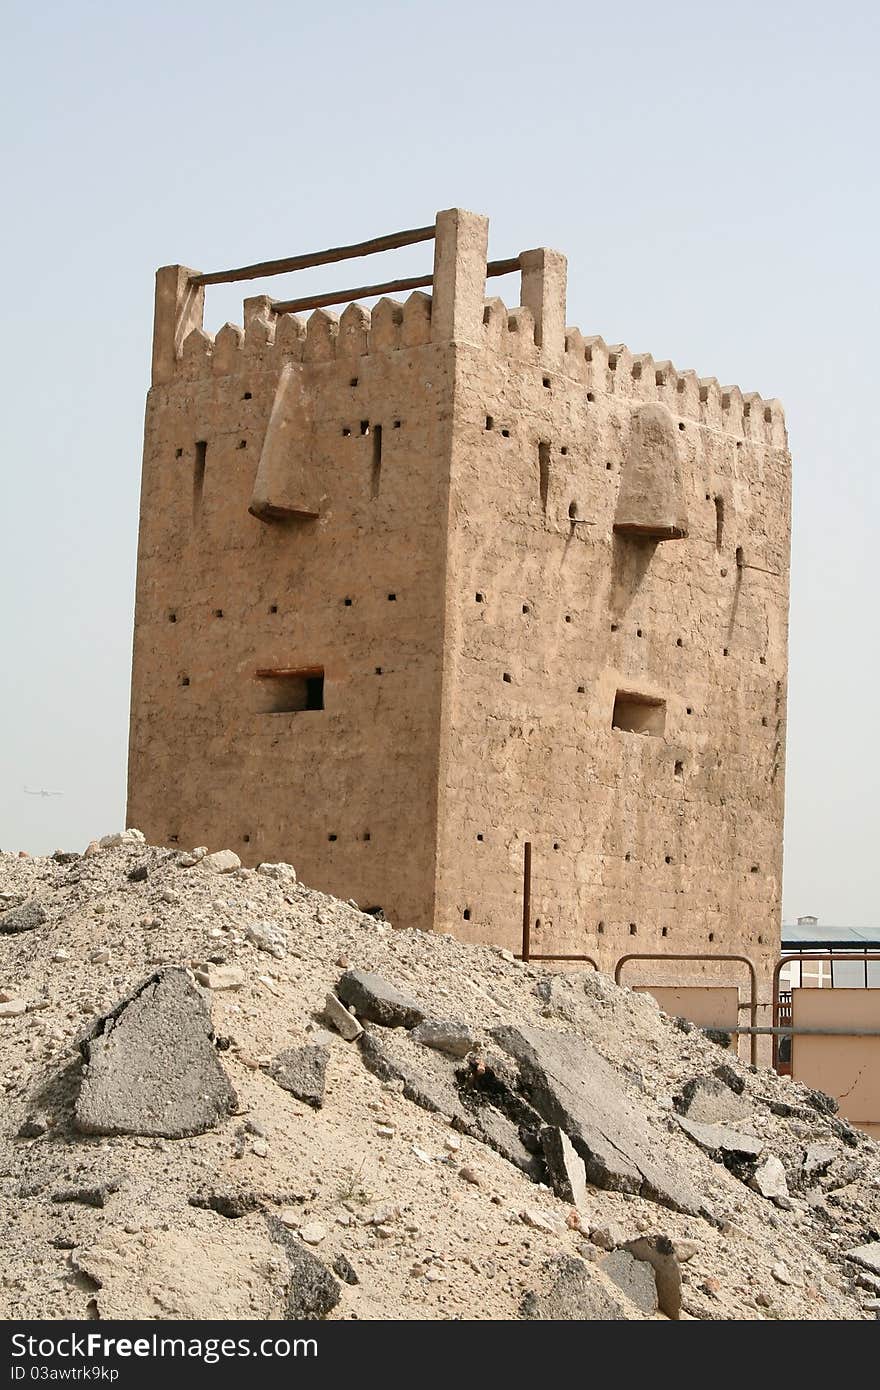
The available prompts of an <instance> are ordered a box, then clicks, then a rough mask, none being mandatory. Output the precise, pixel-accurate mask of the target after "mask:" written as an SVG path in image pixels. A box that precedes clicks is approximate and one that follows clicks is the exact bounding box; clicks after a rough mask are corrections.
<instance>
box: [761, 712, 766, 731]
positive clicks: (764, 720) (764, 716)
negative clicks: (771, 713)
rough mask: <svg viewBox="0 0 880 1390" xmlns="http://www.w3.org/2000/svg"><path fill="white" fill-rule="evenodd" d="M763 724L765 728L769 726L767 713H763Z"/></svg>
mask: <svg viewBox="0 0 880 1390" xmlns="http://www.w3.org/2000/svg"><path fill="white" fill-rule="evenodd" d="M761 725H762V727H763V728H765V729H766V727H767V716H766V714H762V715H761Z"/></svg>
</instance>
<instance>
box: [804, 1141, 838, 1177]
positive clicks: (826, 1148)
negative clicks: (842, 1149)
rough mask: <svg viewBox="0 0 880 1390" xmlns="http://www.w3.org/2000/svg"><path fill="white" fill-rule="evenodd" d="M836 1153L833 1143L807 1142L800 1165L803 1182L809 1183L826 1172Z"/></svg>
mask: <svg viewBox="0 0 880 1390" xmlns="http://www.w3.org/2000/svg"><path fill="white" fill-rule="evenodd" d="M837 1155H838V1151H837V1149H836V1148H835V1147H834V1145H833V1144H808V1145H807V1147H806V1149H805V1150H804V1158H803V1164H802V1166H801V1175H802V1177H803V1180H804V1182H806V1183H811V1182H815V1181H816V1179H817V1178H821V1177H822V1175H823V1173H827V1171H828V1169H829V1168H830V1167H831V1165H832V1163H833V1162H834V1160H835V1159H836V1158H837Z"/></svg>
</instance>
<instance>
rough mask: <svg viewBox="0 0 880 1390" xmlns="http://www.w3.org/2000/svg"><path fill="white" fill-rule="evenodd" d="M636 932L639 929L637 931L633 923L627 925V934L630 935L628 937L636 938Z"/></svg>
mask: <svg viewBox="0 0 880 1390" xmlns="http://www.w3.org/2000/svg"><path fill="white" fill-rule="evenodd" d="M638 930H639V929H638V927H637V926H636V924H635V922H630V924H629V934H630V936H636V935H637V933H638Z"/></svg>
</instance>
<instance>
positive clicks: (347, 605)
mask: <svg viewBox="0 0 880 1390" xmlns="http://www.w3.org/2000/svg"><path fill="white" fill-rule="evenodd" d="M342 605H343V607H344V608H350V607H351V599H350V598H344V599H343V600H342Z"/></svg>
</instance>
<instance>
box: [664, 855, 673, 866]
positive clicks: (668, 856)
mask: <svg viewBox="0 0 880 1390" xmlns="http://www.w3.org/2000/svg"><path fill="white" fill-rule="evenodd" d="M664 862H665V863H667V864H671V863H672V855H671V854H667V855H664Z"/></svg>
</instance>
